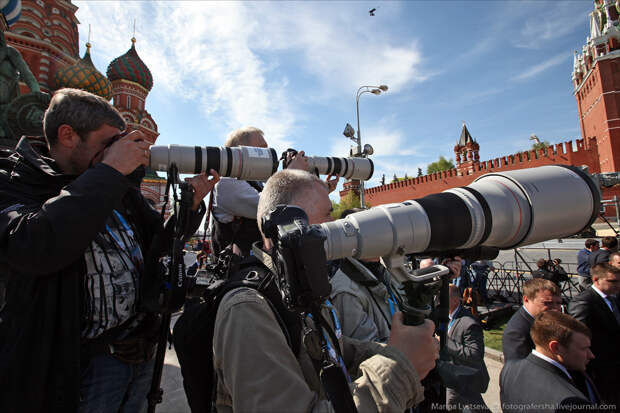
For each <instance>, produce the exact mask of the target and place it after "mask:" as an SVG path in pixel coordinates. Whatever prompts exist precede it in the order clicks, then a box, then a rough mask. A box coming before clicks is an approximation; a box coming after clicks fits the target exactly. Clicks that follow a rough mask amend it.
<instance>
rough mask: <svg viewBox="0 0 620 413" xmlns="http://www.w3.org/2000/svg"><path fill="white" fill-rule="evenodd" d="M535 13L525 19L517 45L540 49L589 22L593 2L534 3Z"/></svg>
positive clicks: (515, 43) (516, 41)
mask: <svg viewBox="0 0 620 413" xmlns="http://www.w3.org/2000/svg"><path fill="white" fill-rule="evenodd" d="M532 5H533V6H534V11H535V13H534V14H533V15H532V17H530V18H529V19H527V20H526V21H525V23H524V24H523V28H522V29H521V32H520V34H519V36H518V37H517V38H516V40H515V41H514V45H515V46H516V47H520V48H525V49H540V48H542V47H546V46H547V42H548V41H550V40H554V39H558V38H561V37H563V36H566V35H568V34H570V33H572V32H573V31H574V30H577V29H581V28H583V27H584V26H586V25H587V24H588V13H589V12H590V11H591V10H592V2H557V3H556V2H552V3H541V4H536V3H533V4H532Z"/></svg>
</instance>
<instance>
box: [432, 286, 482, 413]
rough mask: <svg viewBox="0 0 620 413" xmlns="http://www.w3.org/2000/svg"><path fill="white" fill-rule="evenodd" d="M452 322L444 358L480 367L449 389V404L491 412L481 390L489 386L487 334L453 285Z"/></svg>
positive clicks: (462, 408) (452, 409)
mask: <svg viewBox="0 0 620 413" xmlns="http://www.w3.org/2000/svg"><path fill="white" fill-rule="evenodd" d="M449 288H450V323H449V324H448V334H447V335H446V338H447V340H446V345H445V346H444V348H443V350H442V354H441V356H442V359H443V360H445V361H447V362H449V363H451V364H453V365H460V366H467V367H471V368H473V369H475V370H477V373H476V374H474V375H471V376H469V377H468V378H467V380H461V381H460V382H459V383H458V384H457V385H456V386H454V388H451V387H448V388H447V389H446V405H447V407H448V410H450V411H459V412H460V411H462V410H464V409H467V411H470V412H489V409H488V408H487V406H486V404H485V403H484V400H483V399H482V393H484V392H485V391H486V389H487V386H488V385H489V372H488V371H487V366H486V365H485V364H484V337H483V334H482V327H481V326H480V324H479V323H478V321H477V320H476V319H475V318H474V317H473V316H472V314H471V312H470V311H469V310H468V309H466V308H465V307H463V306H462V305H461V294H460V293H459V288H458V287H457V286H456V285H454V284H450V287H449Z"/></svg>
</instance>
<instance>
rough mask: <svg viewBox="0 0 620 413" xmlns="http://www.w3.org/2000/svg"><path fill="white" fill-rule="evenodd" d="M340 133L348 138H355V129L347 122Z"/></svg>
mask: <svg viewBox="0 0 620 413" xmlns="http://www.w3.org/2000/svg"><path fill="white" fill-rule="evenodd" d="M342 134H343V135H344V136H346V137H347V138H349V139H353V138H355V129H353V127H352V126H351V125H349V124H348V123H347V126H345V127H344V132H342Z"/></svg>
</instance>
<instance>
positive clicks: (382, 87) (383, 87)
mask: <svg viewBox="0 0 620 413" xmlns="http://www.w3.org/2000/svg"><path fill="white" fill-rule="evenodd" d="M379 89H381V90H382V91H384V92H387V90H388V87H387V85H381V86H379Z"/></svg>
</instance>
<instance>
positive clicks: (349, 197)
mask: <svg viewBox="0 0 620 413" xmlns="http://www.w3.org/2000/svg"><path fill="white" fill-rule="evenodd" d="M360 205H361V204H360V197H359V195H357V194H356V193H355V192H353V191H349V193H348V194H346V195H345V196H343V197H342V198H340V203H338V202H334V201H332V217H333V218H334V219H338V218H340V215H341V214H342V213H343V212H344V211H346V210H347V209H352V208H359V207H360ZM366 206H367V207H368V206H369V205H368V203H366Z"/></svg>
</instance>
